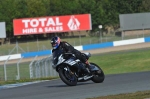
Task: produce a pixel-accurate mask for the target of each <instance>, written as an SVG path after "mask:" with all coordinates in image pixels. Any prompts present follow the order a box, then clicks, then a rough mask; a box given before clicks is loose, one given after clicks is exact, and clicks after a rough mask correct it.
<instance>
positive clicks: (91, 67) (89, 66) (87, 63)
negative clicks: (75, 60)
mask: <svg viewBox="0 0 150 99" xmlns="http://www.w3.org/2000/svg"><path fill="white" fill-rule="evenodd" d="M85 64H86V67H87V68H88V69H89V71H90V72H91V71H92V69H94V67H93V66H91V65H90V63H89V62H88V60H86V62H85Z"/></svg>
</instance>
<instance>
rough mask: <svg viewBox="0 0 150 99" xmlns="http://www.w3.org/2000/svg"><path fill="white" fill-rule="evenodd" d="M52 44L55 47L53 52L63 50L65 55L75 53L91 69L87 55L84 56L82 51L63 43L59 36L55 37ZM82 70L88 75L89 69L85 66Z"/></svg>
mask: <svg viewBox="0 0 150 99" xmlns="http://www.w3.org/2000/svg"><path fill="white" fill-rule="evenodd" d="M51 44H52V47H53V50H52V52H54V51H55V50H57V49H61V50H63V51H64V52H65V53H73V54H74V55H75V56H76V57H77V58H78V59H79V60H80V61H82V62H83V63H85V64H86V66H87V67H88V68H89V69H90V63H89V62H88V60H87V58H86V56H85V55H83V54H82V53H81V52H80V51H78V50H76V49H75V48H74V47H73V46H72V45H70V44H69V43H68V42H65V41H61V40H60V38H59V37H58V36H55V37H53V38H52V39H51ZM81 68H82V70H83V71H84V72H85V73H86V74H88V71H87V69H86V68H85V66H82V67H81Z"/></svg>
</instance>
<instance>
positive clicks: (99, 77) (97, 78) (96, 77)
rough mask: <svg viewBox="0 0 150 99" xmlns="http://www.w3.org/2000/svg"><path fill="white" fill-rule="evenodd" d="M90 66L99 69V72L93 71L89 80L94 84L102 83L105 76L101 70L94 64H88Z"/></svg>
mask: <svg viewBox="0 0 150 99" xmlns="http://www.w3.org/2000/svg"><path fill="white" fill-rule="evenodd" d="M90 64H91V65H94V66H96V67H97V68H99V70H96V71H93V73H92V74H93V77H92V79H91V80H92V81H93V82H95V83H102V82H103V81H104V79H105V75H104V72H103V70H102V69H101V68H100V67H99V66H98V65H96V64H94V63H90Z"/></svg>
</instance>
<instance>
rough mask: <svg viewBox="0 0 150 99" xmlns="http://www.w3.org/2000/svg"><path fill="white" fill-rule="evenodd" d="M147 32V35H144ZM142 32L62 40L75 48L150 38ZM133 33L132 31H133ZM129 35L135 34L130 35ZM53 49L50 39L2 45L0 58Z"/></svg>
mask: <svg viewBox="0 0 150 99" xmlns="http://www.w3.org/2000/svg"><path fill="white" fill-rule="evenodd" d="M144 31H145V33H144ZM144 31H140V32H139V33H138V32H136V35H126V34H128V33H127V32H124V35H123V36H122V37H121V36H115V34H114V35H108V34H107V35H103V36H102V37H101V36H100V35H99V32H97V34H95V35H97V36H88V37H81V36H79V37H76V38H70V37H68V38H62V41H67V42H69V43H70V44H71V45H73V46H80V45H87V44H94V43H104V42H112V41H118V40H126V39H134V38H141V37H147V36H150V32H147V33H146V30H144ZM131 32H132V31H131ZM129 34H133V32H132V33H129ZM48 49H52V47H51V45H50V38H49V39H47V40H38V39H37V40H35V41H32V42H31V41H30V42H29V41H24V42H19V41H16V42H15V43H13V44H9V43H8V44H4V45H0V56H2V55H10V54H17V53H24V52H32V51H39V50H48Z"/></svg>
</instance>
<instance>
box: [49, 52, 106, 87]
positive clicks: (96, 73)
mask: <svg viewBox="0 0 150 99" xmlns="http://www.w3.org/2000/svg"><path fill="white" fill-rule="evenodd" d="M52 55H53V68H54V69H55V70H56V71H57V72H58V73H59V77H60V78H61V80H62V81H63V82H64V83H65V84H67V85H69V86H76V85H77V82H84V81H88V80H92V81H93V82H95V83H102V82H103V81H104V79H105V75H104V72H103V70H102V69H101V68H100V67H99V66H98V65H96V64H95V63H90V68H92V69H91V70H89V69H88V68H87V67H86V69H87V71H89V75H88V76H86V75H85V73H84V72H83V70H82V69H81V67H82V66H85V64H84V63H82V62H81V61H80V60H79V59H77V58H76V57H75V55H74V54H72V53H63V52H62V51H61V50H56V51H54V52H53V54H52ZM83 55H85V56H86V57H87V59H88V58H89V57H90V56H91V54H90V53H83Z"/></svg>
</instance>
